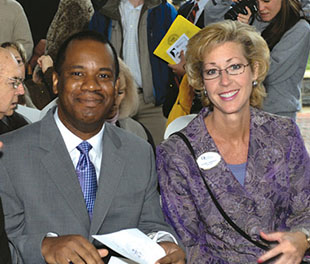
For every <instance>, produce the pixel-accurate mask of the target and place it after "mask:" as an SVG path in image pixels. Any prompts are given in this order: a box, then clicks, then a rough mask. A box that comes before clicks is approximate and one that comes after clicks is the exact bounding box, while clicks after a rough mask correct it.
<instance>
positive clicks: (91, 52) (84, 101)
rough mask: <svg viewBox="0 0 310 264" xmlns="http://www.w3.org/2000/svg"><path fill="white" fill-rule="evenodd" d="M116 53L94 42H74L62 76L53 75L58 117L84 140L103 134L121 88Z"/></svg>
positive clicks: (67, 55) (68, 49) (69, 48)
mask: <svg viewBox="0 0 310 264" xmlns="http://www.w3.org/2000/svg"><path fill="white" fill-rule="evenodd" d="M114 67H115V65H114V60H113V55H112V50H111V49H110V47H109V46H108V45H107V44H103V43H100V42H98V41H94V40H73V41H72V42H71V43H70V44H69V45H68V47H67V51H66V55H65V61H64V63H63V65H62V68H61V73H60V76H59V75H58V74H56V73H54V75H53V81H54V92H55V93H58V97H59V100H58V107H59V108H58V114H59V118H60V120H61V121H62V122H63V123H64V125H65V126H66V127H67V128H68V129H69V130H70V131H71V132H73V133H74V134H76V135H77V136H79V137H80V138H82V139H87V138H90V137H91V136H92V135H95V134H96V133H97V132H99V131H100V129H101V127H102V124H103V123H104V119H105V118H106V117H107V114H108V113H109V110H110V108H111V107H112V105H113V103H114V100H115V97H116V92H117V88H118V80H117V81H116V82H115V76H114V74H115V68H114Z"/></svg>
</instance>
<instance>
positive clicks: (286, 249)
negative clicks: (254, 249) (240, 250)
mask: <svg viewBox="0 0 310 264" xmlns="http://www.w3.org/2000/svg"><path fill="white" fill-rule="evenodd" d="M260 235H261V237H262V238H263V239H265V240H267V241H277V242H278V243H279V244H278V245H277V246H275V247H274V248H273V249H271V250H269V251H267V252H266V253H265V254H264V255H262V256H261V257H260V258H259V259H258V260H257V263H263V262H265V261H267V260H269V259H271V258H273V257H276V256H279V258H278V259H277V261H276V262H275V264H282V263H285V264H299V263H300V262H301V261H302V258H303V256H304V254H305V252H306V250H307V247H308V242H307V240H306V236H305V234H304V233H302V232H275V233H270V234H265V233H264V232H261V233H260Z"/></svg>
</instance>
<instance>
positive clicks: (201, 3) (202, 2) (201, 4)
mask: <svg viewBox="0 0 310 264" xmlns="http://www.w3.org/2000/svg"><path fill="white" fill-rule="evenodd" d="M208 1H209V0H199V1H196V0H195V1H194V2H195V3H198V6H199V10H203V9H204V8H205V5H206V4H207V2H208Z"/></svg>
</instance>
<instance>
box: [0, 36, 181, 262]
mask: <svg viewBox="0 0 310 264" xmlns="http://www.w3.org/2000/svg"><path fill="white" fill-rule="evenodd" d="M118 72H119V66H118V60H117V56H116V53H115V50H114V48H113V47H112V46H111V44H110V43H109V42H107V39H105V38H104V37H103V36H102V35H100V34H98V33H95V32H88V31H87V32H80V33H77V34H75V35H73V36H71V37H70V38H69V39H68V40H67V41H65V42H64V44H63V45H62V46H61V47H60V49H59V53H58V56H57V59H56V62H55V73H54V75H53V88H54V92H55V93H58V106H57V108H53V109H52V110H51V111H49V112H48V113H47V115H46V116H45V117H44V118H43V119H42V120H41V121H39V122H37V123H33V124H32V125H29V126H26V127H24V128H21V129H19V130H17V131H14V132H13V133H10V134H9V135H4V136H2V137H1V140H2V141H3V143H4V148H3V157H2V159H0V174H1V178H0V195H1V197H2V199H3V207H4V212H5V217H6V221H7V225H6V231H7V233H8V236H9V238H10V240H11V241H12V244H13V245H14V247H15V248H16V249H17V250H14V249H13V248H11V249H12V253H13V254H14V256H15V255H16V254H18V253H19V254H20V257H21V259H22V261H23V263H25V264H27V263H29V264H33V263H36V264H39V263H58V264H67V263H71V262H72V263H91V264H93V263H103V262H102V260H101V258H102V257H104V256H106V255H107V250H105V249H98V247H99V245H98V244H95V242H94V240H93V238H92V235H94V234H105V233H110V232H115V231H119V230H121V229H125V228H134V227H136V228H139V229H140V230H141V231H143V232H144V233H146V234H148V235H150V236H151V235H154V233H156V232H158V231H166V232H168V234H167V233H164V234H165V235H164V236H162V238H160V239H159V240H157V242H159V243H160V245H161V246H162V247H163V248H164V249H165V251H166V253H167V256H166V257H164V258H162V259H161V260H159V261H158V263H178V264H182V263H185V261H184V258H185V254H184V252H183V250H182V249H181V248H180V247H179V246H178V245H177V244H175V243H174V242H171V241H172V240H173V237H172V236H171V233H173V231H172V230H171V228H170V226H168V225H167V223H165V221H164V219H163V216H162V212H161V208H160V205H159V196H158V193H157V190H156V187H157V176H156V172H155V167H154V156H153V151H152V149H151V146H150V145H149V144H148V143H147V142H146V141H144V140H142V139H140V138H138V137H135V136H134V135H132V134H130V133H128V132H126V131H124V130H123V129H120V128H118V127H116V126H113V125H111V124H108V123H105V122H104V120H105V118H106V117H107V116H108V114H109V111H110V108H111V107H112V105H113V103H114V99H115V96H116V95H117V92H118V91H117V90H118V86H119V80H118ZM85 146H87V148H88V149H87V151H86V150H85ZM89 149H90V150H89ZM88 151H89V152H88ZM80 152H81V153H80ZM13 157H14V159H13ZM157 234H160V233H157Z"/></svg>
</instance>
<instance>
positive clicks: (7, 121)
mask: <svg viewBox="0 0 310 264" xmlns="http://www.w3.org/2000/svg"><path fill="white" fill-rule="evenodd" d="M25 125H28V122H27V121H26V120H25V119H24V117H23V116H22V115H20V114H19V113H17V112H14V113H13V115H11V116H5V117H3V118H2V119H1V120H0V135H1V134H4V133H7V132H10V131H13V130H15V129H17V128H20V127H23V126H25Z"/></svg>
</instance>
